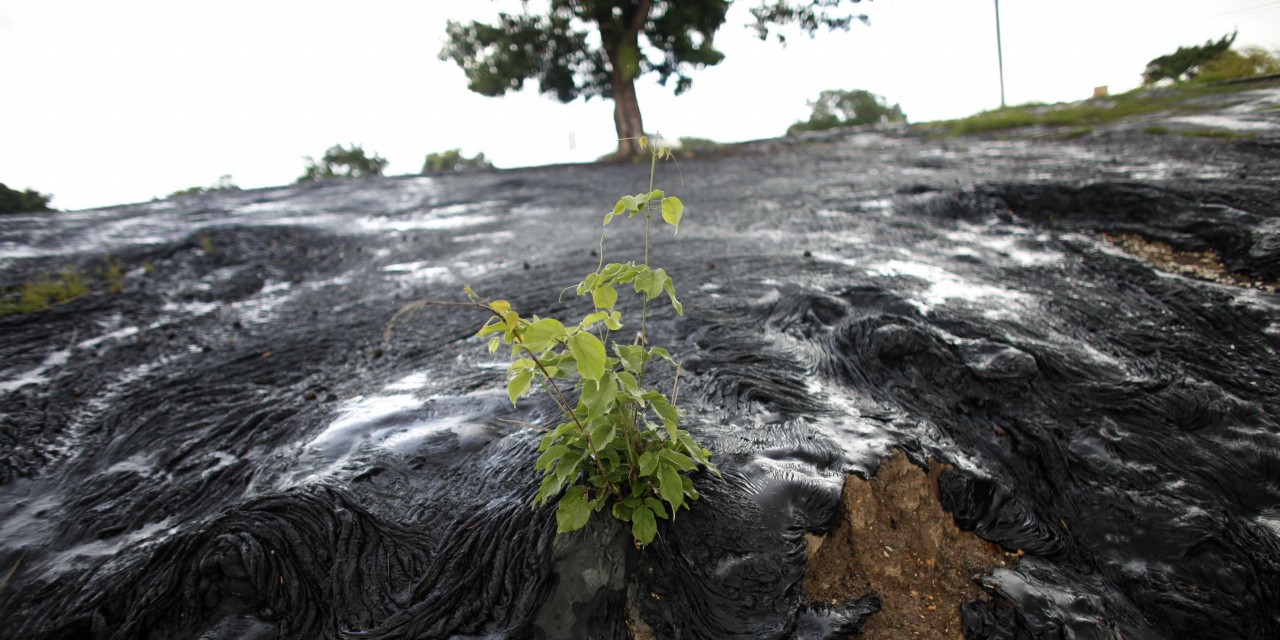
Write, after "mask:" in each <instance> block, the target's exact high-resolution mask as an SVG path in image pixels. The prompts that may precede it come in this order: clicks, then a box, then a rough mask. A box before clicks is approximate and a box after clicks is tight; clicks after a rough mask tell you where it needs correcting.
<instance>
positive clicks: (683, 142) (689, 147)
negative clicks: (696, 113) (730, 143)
mask: <svg viewBox="0 0 1280 640" xmlns="http://www.w3.org/2000/svg"><path fill="white" fill-rule="evenodd" d="M723 146H724V143H721V142H716V141H715V140H711V139H709V138H695V137H686V138H680V150H681V151H690V152H693V153H697V152H699V151H715V150H716V149H719V148H721V147H723Z"/></svg>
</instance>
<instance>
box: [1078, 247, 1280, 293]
mask: <svg viewBox="0 0 1280 640" xmlns="http://www.w3.org/2000/svg"><path fill="white" fill-rule="evenodd" d="M1102 237H1103V238H1106V239H1107V241H1108V242H1110V243H1111V244H1114V245H1116V246H1117V247H1120V248H1121V249H1124V250H1125V251H1126V252H1128V253H1131V254H1133V255H1135V256H1137V257H1139V258H1142V259H1143V260H1146V261H1148V262H1150V263H1152V264H1154V265H1155V266H1156V267H1157V268H1159V269H1162V270H1164V271H1168V272H1170V273H1177V274H1180V275H1184V276H1190V277H1193V278H1199V279H1201V280H1208V281H1210V282H1217V283H1219V284H1230V285H1235V286H1238V287H1252V288H1255V289H1262V290H1264V291H1269V292H1271V293H1275V292H1276V287H1277V285H1278V284H1280V283H1276V282H1266V281H1263V280H1259V279H1257V278H1247V277H1245V276H1242V275H1240V274H1237V273H1232V272H1231V271H1229V270H1228V269H1227V267H1226V265H1224V264H1223V263H1222V257H1221V256H1220V255H1218V252H1217V251H1214V250H1213V249H1206V250H1204V251H1179V250H1177V249H1174V248H1173V247H1172V246H1171V245H1169V244H1168V243H1165V242H1160V241H1159V240H1151V239H1148V238H1144V237H1142V236H1140V235H1138V234H1136V233H1103V234H1102Z"/></svg>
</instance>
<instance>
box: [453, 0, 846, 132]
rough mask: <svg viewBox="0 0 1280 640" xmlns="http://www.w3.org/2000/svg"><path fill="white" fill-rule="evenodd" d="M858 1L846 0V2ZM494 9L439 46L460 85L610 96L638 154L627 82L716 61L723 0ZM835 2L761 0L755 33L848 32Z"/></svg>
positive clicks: (661, 78) (667, 79) (489, 90)
mask: <svg viewBox="0 0 1280 640" xmlns="http://www.w3.org/2000/svg"><path fill="white" fill-rule="evenodd" d="M859 1H860V0H848V3H849V4H853V3H857V2H859ZM524 5H525V12H523V13H521V14H519V15H513V14H508V13H499V14H498V19H497V21H496V22H494V23H482V22H471V23H467V24H464V23H461V22H454V21H450V22H449V25H448V28H447V36H448V40H447V43H446V44H445V46H444V49H443V50H442V51H441V52H440V57H441V59H443V60H452V61H454V62H455V63H457V64H458V66H459V67H461V68H462V70H463V71H464V72H465V73H466V75H467V80H468V88H470V89H471V90H472V91H475V92H476V93H479V94H482V95H486V96H500V95H503V94H505V93H506V92H508V91H518V90H520V89H522V88H523V87H524V83H525V82H526V81H530V80H532V81H536V82H537V84H538V89H539V90H540V91H541V92H542V93H545V94H549V95H552V96H554V97H555V98H556V99H558V100H560V101H561V102H570V101H572V100H574V99H577V98H579V97H582V98H584V99H591V98H596V97H600V98H607V99H611V100H613V102H614V126H615V128H616V130H617V133H618V138H619V142H618V153H619V155H634V154H637V153H639V152H640V146H639V143H638V139H639V138H640V136H643V135H644V124H643V121H642V119H641V116H640V106H639V103H638V101H637V100H636V93H635V80H636V78H638V77H640V76H642V75H645V74H650V73H652V74H656V75H657V77H658V82H659V83H660V84H662V85H664V86H665V85H667V84H668V83H672V84H673V86H674V90H675V93H676V95H679V94H681V93H684V92H685V91H686V90H688V89H689V87H690V86H691V85H692V83H693V80H692V78H691V77H690V75H689V74H690V73H691V72H693V71H695V70H698V69H701V68H704V67H709V66H714V65H716V64H719V63H720V62H721V61H722V60H724V54H723V53H722V52H720V51H719V50H718V49H716V48H715V45H714V37H715V33H716V31H717V30H719V28H720V27H721V26H722V25H723V24H724V22H725V15H726V13H727V12H728V10H729V5H730V0H549V2H548V3H547V9H546V11H545V12H544V13H534V12H530V11H529V10H528V9H529V6H528V5H529V3H528V2H527V0H526V1H525V2H524ZM840 5H841V0H801V1H798V2H796V1H790V0H768V1H765V2H762V4H761V5H760V6H758V7H756V8H754V9H752V15H753V16H754V17H755V20H756V25H755V28H756V31H757V33H758V34H759V36H760V37H761V38H762V39H765V38H768V37H769V36H770V34H774V35H776V36H777V37H778V39H779V40H785V36H784V35H783V34H782V33H781V32H778V31H777V30H776V27H778V26H783V25H792V24H794V25H798V26H799V27H800V29H802V30H804V31H806V32H808V33H810V34H813V33H814V32H815V31H817V30H818V29H819V28H820V27H827V28H830V29H848V28H849V25H850V24H851V23H852V21H853V20H854V19H859V18H860V19H863V20H865V17H864V16H852V15H848V14H847V12H844V11H842V10H841V8H840Z"/></svg>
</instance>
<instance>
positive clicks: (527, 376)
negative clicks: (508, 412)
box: [507, 369, 533, 407]
mask: <svg viewBox="0 0 1280 640" xmlns="http://www.w3.org/2000/svg"><path fill="white" fill-rule="evenodd" d="M531 380H533V370H532V369H524V370H522V371H521V372H520V373H517V374H516V377H514V378H512V379H511V382H508V383H507V397H509V398H511V406H513V407H514V406H515V404H516V399H518V398H519V397H520V396H522V395H524V394H525V393H526V392H528V391H529V382H530V381H531Z"/></svg>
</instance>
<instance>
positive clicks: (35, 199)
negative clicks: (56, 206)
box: [0, 182, 53, 213]
mask: <svg viewBox="0 0 1280 640" xmlns="http://www.w3.org/2000/svg"><path fill="white" fill-rule="evenodd" d="M52 198H53V196H50V195H45V194H43V193H40V192H38V191H34V190H31V189H26V190H23V191H18V190H16V189H10V188H9V187H6V186H5V185H4V183H3V182H0V213H32V212H36V211H52V209H50V208H49V200H51V199H52Z"/></svg>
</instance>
